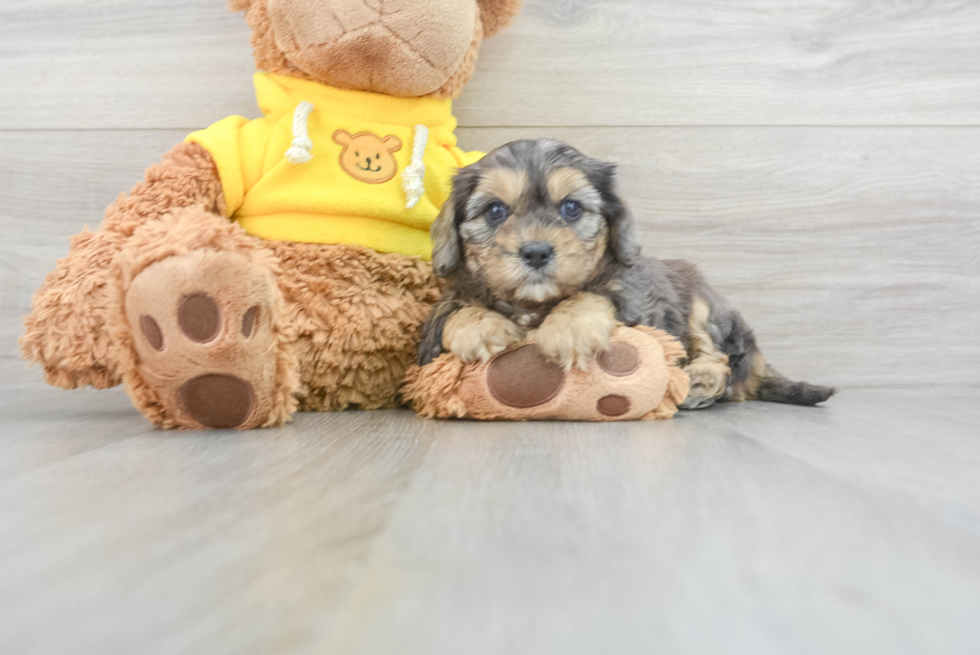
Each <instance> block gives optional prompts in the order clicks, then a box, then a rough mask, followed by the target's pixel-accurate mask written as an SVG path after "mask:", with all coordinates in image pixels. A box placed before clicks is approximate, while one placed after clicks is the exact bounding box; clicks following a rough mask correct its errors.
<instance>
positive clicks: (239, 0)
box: [228, 0, 252, 11]
mask: <svg viewBox="0 0 980 655" xmlns="http://www.w3.org/2000/svg"><path fill="white" fill-rule="evenodd" d="M250 4H252V0H228V7H229V8H230V9H231V10H232V11H245V10H246V9H248V6H249V5H250Z"/></svg>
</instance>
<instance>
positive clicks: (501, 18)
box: [477, 0, 524, 37]
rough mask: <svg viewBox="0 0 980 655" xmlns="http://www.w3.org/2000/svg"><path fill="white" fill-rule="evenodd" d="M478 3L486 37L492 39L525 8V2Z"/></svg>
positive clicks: (485, 0)
mask: <svg viewBox="0 0 980 655" xmlns="http://www.w3.org/2000/svg"><path fill="white" fill-rule="evenodd" d="M477 3H478V4H479V5H480V20H482V21H483V36H484V37H491V36H493V35H494V34H496V33H497V32H499V31H500V30H501V29H503V28H504V27H506V26H507V25H508V24H509V23H510V22H511V21H512V20H514V17H515V16H517V14H519V13H521V8H522V7H523V6H524V0H477Z"/></svg>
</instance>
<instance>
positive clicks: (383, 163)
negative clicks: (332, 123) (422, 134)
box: [333, 130, 402, 184]
mask: <svg viewBox="0 0 980 655" xmlns="http://www.w3.org/2000/svg"><path fill="white" fill-rule="evenodd" d="M333 140H334V141H336V142H337V143H338V144H340V145H342V146H343V147H344V149H343V150H342V151H341V152H340V167H341V168H343V169H344V171H345V172H346V173H347V174H348V175H350V176H351V177H352V178H354V179H355V180H359V181H361V182H367V183H368V184H382V183H384V182H387V181H388V180H390V179H391V178H393V177H395V174H396V173H397V172H398V162H396V161H395V158H394V156H393V153H396V152H398V151H399V150H401V149H402V141H401V139H399V138H398V137H397V136H395V135H393V134H389V135H388V136H386V137H384V138H381V137H379V136H378V135H376V134H372V133H371V132H359V133H358V134H354V135H351V133H350V132H348V131H347V130H337V131H336V132H334V134H333Z"/></svg>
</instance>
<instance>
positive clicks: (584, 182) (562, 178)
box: [548, 168, 590, 204]
mask: <svg viewBox="0 0 980 655" xmlns="http://www.w3.org/2000/svg"><path fill="white" fill-rule="evenodd" d="M589 186H590V184H589V180H588V179H587V178H586V177H585V174H584V173H583V172H582V171H580V170H579V169H577V168H558V169H556V170H554V171H552V172H551V174H550V175H549V176H548V195H549V196H551V201H552V202H554V203H556V204H557V203H559V202H561V201H562V200H564V199H565V198H567V197H568V196H570V195H572V194H573V193H575V192H576V191H580V190H582V189H584V188H586V187H589Z"/></svg>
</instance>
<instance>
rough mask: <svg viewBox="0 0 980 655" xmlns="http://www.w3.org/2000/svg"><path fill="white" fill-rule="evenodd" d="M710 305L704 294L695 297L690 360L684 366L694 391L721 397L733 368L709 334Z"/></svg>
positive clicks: (696, 393)
mask: <svg viewBox="0 0 980 655" xmlns="http://www.w3.org/2000/svg"><path fill="white" fill-rule="evenodd" d="M709 313H710V308H709V306H708V303H707V302H706V301H705V300H704V299H703V298H695V299H694V303H693V304H692V306H691V314H690V317H689V318H688V346H687V356H688V363H687V364H686V365H685V366H684V370H685V371H686V372H687V374H688V377H690V379H691V395H692V396H696V397H699V398H718V397H720V396H721V395H722V394H723V393H724V392H725V385H726V383H727V380H728V376H729V375H730V374H731V372H732V371H731V368H729V366H728V355H726V354H724V353H722V352H721V351H719V350H718V349H717V348H716V347H715V344H714V341H713V340H712V339H711V335H710V334H708V331H707V328H708V316H709Z"/></svg>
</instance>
